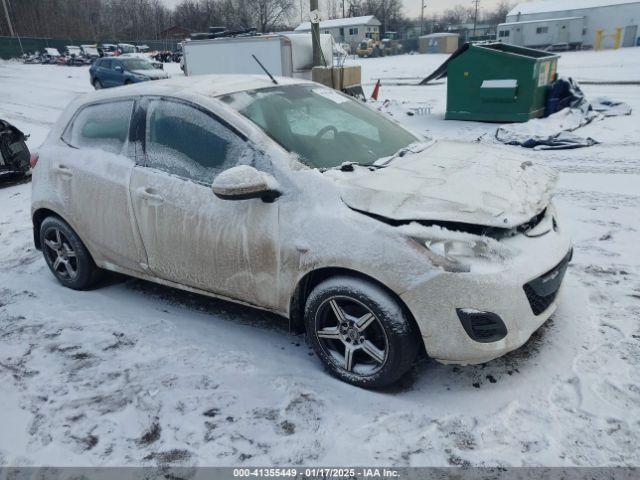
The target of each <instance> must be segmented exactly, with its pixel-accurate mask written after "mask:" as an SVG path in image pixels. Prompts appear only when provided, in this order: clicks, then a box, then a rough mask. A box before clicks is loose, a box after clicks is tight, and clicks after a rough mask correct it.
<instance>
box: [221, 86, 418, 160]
mask: <svg viewBox="0 0 640 480" xmlns="http://www.w3.org/2000/svg"><path fill="white" fill-rule="evenodd" d="M221 100H222V101H223V102H226V103H228V104H229V105H231V106H232V107H233V108H235V109H236V110H237V111H239V112H240V113H241V114H242V115H244V116H245V117H247V118H248V119H249V120H251V121H252V122H254V123H255V124H256V125H258V126H259V127H260V128H262V130H264V132H265V133H266V134H267V135H269V136H270V137H271V138H272V139H273V140H275V141H276V142H278V143H279V144H280V145H282V146H283V147H284V148H285V149H286V150H288V151H290V152H293V153H296V154H298V155H299V157H300V160H301V161H302V162H303V163H305V164H306V165H308V166H310V167H313V168H333V167H337V166H339V165H341V164H343V163H344V162H355V163H359V164H360V165H371V164H373V163H374V162H375V161H376V160H378V159H379V158H382V157H388V156H390V155H393V154H394V153H396V152H397V151H398V150H400V149H402V148H404V147H406V146H408V145H410V144H412V143H415V142H417V141H419V139H418V138H417V137H415V136H414V135H413V134H411V133H410V132H409V131H407V130H405V129H404V128H402V127H400V126H399V125H397V124H395V123H394V122H392V121H391V120H388V119H387V118H385V117H384V116H382V115H380V114H379V113H376V112H375V111H373V110H371V109H370V108H368V107H366V106H365V105H362V104H361V103H359V102H357V101H356V100H353V99H352V98H350V97H347V96H346V95H342V94H341V93H338V92H336V91H335V90H332V89H330V88H326V87H321V86H319V85H286V86H278V87H271V88H264V89H259V90H249V91H244V92H237V93H233V94H230V95H225V96H223V97H221Z"/></svg>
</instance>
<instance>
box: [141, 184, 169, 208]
mask: <svg viewBox="0 0 640 480" xmlns="http://www.w3.org/2000/svg"><path fill="white" fill-rule="evenodd" d="M155 192H156V191H155V190H154V189H153V188H150V187H140V188H138V189H137V190H136V193H137V194H138V197H140V198H141V199H143V200H146V201H147V202H149V203H151V204H152V205H160V204H161V203H163V202H164V197H162V196H161V195H158V194H157V193H155Z"/></svg>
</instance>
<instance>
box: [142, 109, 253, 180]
mask: <svg viewBox="0 0 640 480" xmlns="http://www.w3.org/2000/svg"><path fill="white" fill-rule="evenodd" d="M146 125H147V126H146V154H147V161H146V165H147V166H148V167H152V168H157V169H159V170H163V171H166V172H168V173H171V174H174V175H177V176H179V177H183V178H187V179H190V180H193V181H196V182H198V183H203V184H206V185H210V184H211V182H213V178H214V177H215V176H216V175H217V174H218V173H220V172H222V171H223V170H226V169H228V168H231V167H233V166H235V165H238V164H240V163H250V158H251V149H250V148H249V147H248V145H247V143H246V142H245V141H244V140H243V139H241V138H240V137H239V136H238V135H236V134H235V133H234V132H232V131H231V130H230V129H229V128H227V127H226V126H225V125H223V124H222V123H220V122H219V121H218V120H216V119H215V118H214V117H213V116H212V115H210V114H207V113H205V112H203V111H202V110H199V109H197V108H195V107H193V106H191V105H187V104H184V103H181V102H177V101H171V100H165V99H154V100H150V101H149V105H148V108H147V122H146Z"/></svg>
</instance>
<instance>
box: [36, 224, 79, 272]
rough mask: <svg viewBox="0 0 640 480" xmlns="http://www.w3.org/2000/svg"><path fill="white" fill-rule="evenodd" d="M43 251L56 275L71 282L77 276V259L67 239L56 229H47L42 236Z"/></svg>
mask: <svg viewBox="0 0 640 480" xmlns="http://www.w3.org/2000/svg"><path fill="white" fill-rule="evenodd" d="M44 250H45V254H46V255H47V259H48V260H49V264H50V265H51V269H52V270H53V271H54V273H55V274H56V275H59V276H60V277H62V278H65V279H68V280H72V279H74V278H75V277H76V275H77V274H78V259H77V257H76V252H75V251H74V250H73V248H72V247H71V243H70V242H69V239H68V238H67V237H66V236H65V235H64V233H62V232H61V231H60V230H58V229H57V228H51V229H49V230H48V231H47V232H46V234H45V236H44Z"/></svg>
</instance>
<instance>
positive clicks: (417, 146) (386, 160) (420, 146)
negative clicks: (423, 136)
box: [373, 140, 433, 168]
mask: <svg viewBox="0 0 640 480" xmlns="http://www.w3.org/2000/svg"><path fill="white" fill-rule="evenodd" d="M431 145H433V140H431V141H430V142H416V143H411V144H409V145H407V146H406V147H402V148H401V149H400V150H398V151H397V152H396V153H394V154H393V155H391V156H390V157H382V158H379V159H378V160H376V161H375V162H373V166H376V167H378V168H383V167H386V166H387V165H389V164H390V163H391V162H392V161H394V160H395V159H396V158H402V157H404V156H405V155H407V154H408V153H420V152H423V151H424V150H426V149H427V148H429V147H430V146H431Z"/></svg>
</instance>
